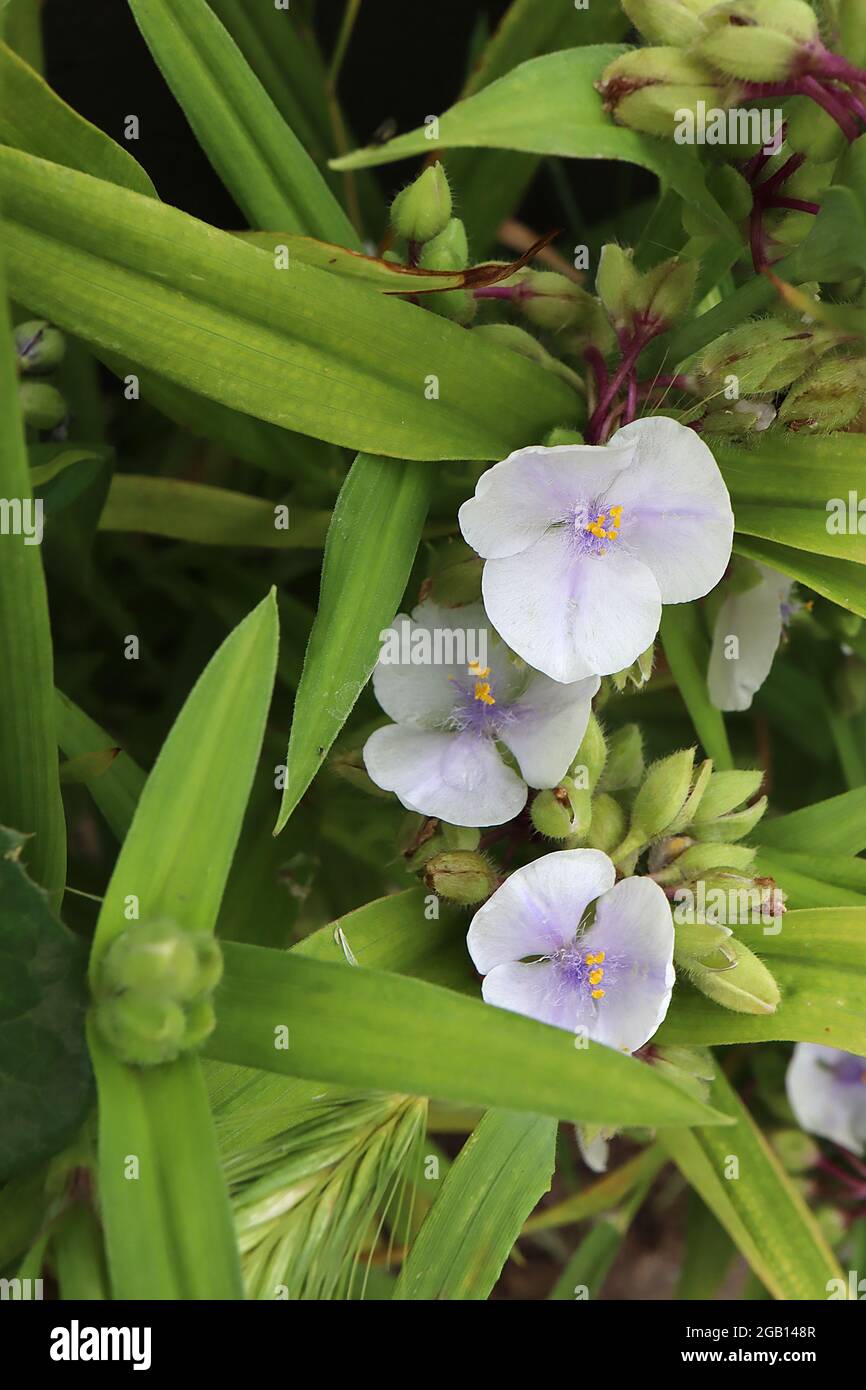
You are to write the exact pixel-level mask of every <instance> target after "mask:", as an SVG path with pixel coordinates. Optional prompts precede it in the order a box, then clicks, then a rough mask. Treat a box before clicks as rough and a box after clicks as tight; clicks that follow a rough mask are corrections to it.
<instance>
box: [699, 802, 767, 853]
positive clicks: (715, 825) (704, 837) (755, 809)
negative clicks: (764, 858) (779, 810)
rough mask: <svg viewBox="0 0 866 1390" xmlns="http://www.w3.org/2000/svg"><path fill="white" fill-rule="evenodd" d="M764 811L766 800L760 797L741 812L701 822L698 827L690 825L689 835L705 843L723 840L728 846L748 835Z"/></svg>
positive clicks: (733, 812)
mask: <svg viewBox="0 0 866 1390" xmlns="http://www.w3.org/2000/svg"><path fill="white" fill-rule="evenodd" d="M766 809H767V798H766V797H765V796H762V797H759V799H758V800H757V801H756V802H754V804H753V805H751V806H746V807H744V808H743V809H742V810H741V811H732V812H731V813H730V814H729V815H727V816H720V817H719V818H718V820H709V821H701V823H700V825H697V824H695V825H692V827H691V833H692V835H693V836H694V838H695V839H696V840H701V841H703V842H705V843H706V842H707V841H712V840H725V841H727V842H728V843H729V844H730V843H731V842H732V841H734V840H742V838H743V836H744V835H749V834H750V833H751V831H753V830H754V828H755V826H756V825H757V824H758V821H759V820H760V819H761V817H762V816H763V814H764V812H765V811H766Z"/></svg>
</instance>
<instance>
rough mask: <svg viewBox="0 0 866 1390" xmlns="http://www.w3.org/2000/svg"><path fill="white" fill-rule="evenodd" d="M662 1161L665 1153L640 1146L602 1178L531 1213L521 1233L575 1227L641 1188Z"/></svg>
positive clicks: (654, 1148)
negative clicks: (632, 1155)
mask: <svg viewBox="0 0 866 1390" xmlns="http://www.w3.org/2000/svg"><path fill="white" fill-rule="evenodd" d="M665 1161H666V1160H665V1157H664V1154H662V1153H661V1152H660V1151H659V1149H658V1148H657V1147H656V1146H655V1145H651V1146H650V1147H649V1148H646V1149H642V1150H641V1152H640V1153H637V1154H635V1156H634V1158H629V1159H627V1160H626V1162H625V1163H621V1164H620V1165H619V1167H618V1168H614V1169H613V1170H612V1171H611V1172H609V1173H605V1174H604V1175H603V1177H600V1178H596V1179H594V1180H593V1181H592V1182H590V1183H588V1184H587V1185H586V1187H583V1188H581V1190H580V1191H579V1192H575V1193H573V1195H572V1196H570V1197H565V1198H564V1199H563V1200H562V1201H561V1202H556V1203H555V1204H553V1205H550V1206H547V1207H545V1208H544V1209H543V1210H542V1211H539V1212H537V1213H536V1214H535V1216H530V1218H529V1220H528V1221H527V1222H526V1223H525V1225H524V1227H523V1231H524V1234H525V1235H534V1234H535V1233H536V1232H538V1231H555V1230H556V1229H557V1228H558V1227H560V1226H576V1225H577V1224H578V1222H580V1221H588V1220H589V1219H590V1217H593V1216H601V1215H603V1214H604V1213H605V1212H607V1211H611V1210H612V1209H613V1208H614V1207H618V1206H619V1205H620V1203H621V1202H622V1201H623V1199H624V1198H626V1197H627V1196H628V1195H629V1193H630V1192H632V1191H633V1190H634V1189H635V1188H636V1187H638V1186H641V1187H643V1184H644V1180H645V1179H651V1178H653V1177H655V1175H656V1173H658V1171H659V1168H660V1167H661V1166H662V1164H663V1163H664V1162H665Z"/></svg>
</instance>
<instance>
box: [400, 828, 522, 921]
mask: <svg viewBox="0 0 866 1390" xmlns="http://www.w3.org/2000/svg"><path fill="white" fill-rule="evenodd" d="M480 841H481V832H480V830H475V829H472V828H470V827H469V826H463V825H449V824H448V822H447V821H442V820H437V819H436V818H435V817H432V816H426V817H425V816H420V815H417V814H415V813H414V812H413V813H412V814H411V815H410V816H407V818H406V820H405V822H404V824H403V829H402V832H401V836H400V849H401V851H402V854H403V859H404V862H405V864H406V867H407V869H408V870H409V871H410V873H414V874H419V875H420V876H421V878H422V880H423V882H424V884H425V886H426V887H427V888H428V889H429V890H430V892H431V893H435V894H436V895H437V897H439V898H444V899H445V901H446V902H451V903H456V904H457V905H459V906H460V907H473V906H474V905H475V904H476V903H480V902H483V901H484V900H485V898H489V897H490V894H491V893H493V892H494V891H495V889H496V888H497V887H498V886H499V881H500V880H499V875H498V873H497V871H496V868H495V866H494V865H493V864H491V862H490V860H489V859H488V858H487V857H486V855H484V854H482V853H481V852H480V851H479V848H478V846H479V844H480Z"/></svg>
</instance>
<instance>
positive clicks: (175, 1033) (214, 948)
mask: <svg viewBox="0 0 866 1390" xmlns="http://www.w3.org/2000/svg"><path fill="white" fill-rule="evenodd" d="M222 968H223V962H222V952H221V951H220V948H219V945H218V943H217V942H216V941H215V940H214V938H213V937H212V936H211V935H210V934H209V933H208V932H190V931H186V930H185V929H184V928H182V927H180V926H178V925H177V923H176V922H173V921H171V920H170V919H169V918H159V919H156V920H154V921H152V922H142V923H140V924H139V923H135V924H133V925H130V926H128V927H126V928H125V929H124V930H123V931H122V932H121V933H120V934H119V935H118V936H116V937H115V939H114V940H113V941H112V943H111V945H110V946H109V947H108V950H107V951H106V953H105V955H104V956H103V958H102V960H101V962H100V965H99V971H98V975H97V981H96V985H95V988H94V997H95V1004H96V1008H95V1020H96V1026H97V1028H98V1029H99V1031H100V1033H101V1034H102V1036H103V1038H104V1039H105V1041H106V1042H107V1043H108V1044H109V1046H110V1047H112V1048H113V1049H114V1051H115V1052H116V1053H117V1055H118V1056H119V1057H120V1058H121V1059H122V1060H123V1061H124V1062H127V1063H129V1064H130V1065H133V1066H155V1065H158V1064H160V1063H162V1062H169V1061H172V1060H173V1059H174V1058H175V1057H179V1056H180V1054H181V1053H182V1052H186V1051H188V1050H189V1049H190V1048H193V1047H197V1046H198V1045H199V1044H200V1043H201V1042H203V1041H204V1039H205V1038H206V1037H207V1036H208V1035H209V1034H210V1032H211V1031H212V1030H213V1027H214V1022H215V1019H214V1014H213V1009H212V1007H211V1003H210V996H211V995H212V994H213V991H214V990H215V989H216V987H217V985H218V984H219V982H220V979H221V977H222Z"/></svg>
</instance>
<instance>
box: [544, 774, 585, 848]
mask: <svg viewBox="0 0 866 1390" xmlns="http://www.w3.org/2000/svg"><path fill="white" fill-rule="evenodd" d="M529 814H530V819H531V820H532V824H533V825H534V827H535V829H536V830H537V831H538V833H539V834H540V835H544V836H546V837H547V839H549V840H570V841H571V845H570V846H569V847H570V848H573V847H574V846H575V845H577V844H582V843H583V840H584V837H585V836H586V833H587V831H588V830H589V825H590V819H591V817H592V793H591V791H590V790H589V788H588V787H582V786H579V785H578V784H577V783H576V782H575V781H574V779H573V778H571V777H563V779H562V781H561V782H560V784H559V786H558V787H553V788H552V789H549V790H545V791H540V792H539V793H538V795H537V796H536V797H535V798H534V799H533V802H532V805H531V807H530V810H529Z"/></svg>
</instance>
